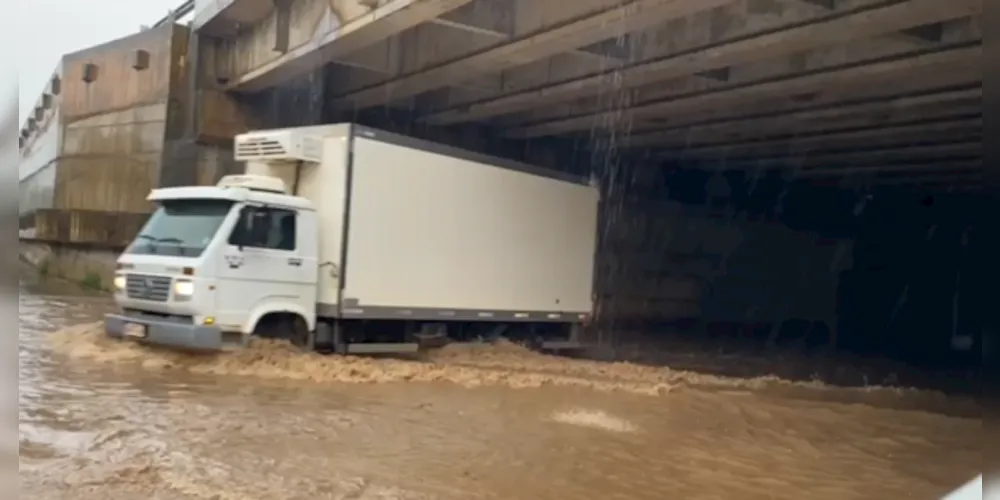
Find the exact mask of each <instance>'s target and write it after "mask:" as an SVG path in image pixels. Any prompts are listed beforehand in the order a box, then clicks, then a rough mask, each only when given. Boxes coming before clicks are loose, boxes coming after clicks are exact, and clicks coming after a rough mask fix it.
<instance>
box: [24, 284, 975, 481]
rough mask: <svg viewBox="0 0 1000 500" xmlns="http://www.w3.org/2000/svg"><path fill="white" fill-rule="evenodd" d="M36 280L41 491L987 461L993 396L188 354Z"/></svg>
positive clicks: (902, 471) (912, 473) (469, 363)
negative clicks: (988, 399) (986, 430)
mask: <svg viewBox="0 0 1000 500" xmlns="http://www.w3.org/2000/svg"><path fill="white" fill-rule="evenodd" d="M111 307H112V306H111V305H110V304H109V303H108V302H107V301H106V300H105V299H102V298H91V297H65V296H58V297H57V296H50V295H44V294H40V293H38V292H37V291H35V290H23V291H22V296H21V310H20V316H21V328H20V331H19V337H20V340H21V345H20V346H19V349H20V351H19V352H20V357H21V363H20V365H19V370H20V373H21V378H20V380H19V388H20V394H19V397H20V425H19V433H20V439H21V447H20V451H19V454H20V471H19V474H20V478H21V483H22V494H24V495H25V496H26V497H27V498H32V499H39V500H63V499H65V500H69V499H73V500H77V499H100V500H104V499H108V498H113V499H115V500H132V499H135V500H140V499H141V500H161V499H162V500H186V499H216V500H306V499H309V500H314V499H338V500H347V499H361V500H370V499H381V500H389V499H395V500H425V499H426V500H565V499H574V500H606V499H629V500H662V499H672V498H677V499H730V498H733V499H740V500H757V499H761V500H763V499H801V498H809V499H816V500H852V499H859V500H861V499H873V500H884V499H895V498H937V497H938V496H940V495H941V494H942V493H944V492H946V491H948V490H949V489H950V488H952V487H954V486H957V485H958V484H960V483H962V482H964V481H966V480H967V479H969V478H970V477H972V476H975V475H976V474H978V473H979V469H980V468H981V466H982V442H983V437H982V435H983V434H982V421H981V419H980V418H979V417H978V405H977V404H976V402H975V401H974V400H971V399H966V398H956V397H952V396H947V395H944V394H940V393H935V392H929V391H921V390H916V389H900V388H889V387H868V388H853V389H847V388H838V387H829V386H826V385H824V384H822V383H820V382H815V381H813V382H792V381H788V380H783V379H780V378H777V377H756V378H739V377H723V376H719V375H707V374H704V373H699V372H698V371H696V370H676V369H670V368H667V367H655V366H645V365H640V364H633V363H606V362H596V361H587V360H578V359H567V358H561V357H554V356H547V355H542V354H539V353H535V352H531V351H527V350H525V349H523V348H521V347H519V346H516V345H512V344H507V343H500V344H496V345H478V346H451V347H447V348H444V349H442V350H439V351H435V352H432V353H429V354H427V355H426V356H424V357H422V358H421V359H386V358H367V357H338V356H320V355H315V354H309V353H303V352H301V351H299V350H297V349H295V348H293V347H291V346H289V345H287V344H284V343H281V342H268V341H257V342H254V343H253V344H252V345H251V346H250V347H249V348H248V349H245V350H240V351H234V352H227V353H222V354H219V355H211V356H206V355H191V354H185V353H178V352H173V351H166V350H161V349H153V348H147V347H143V346H140V345H138V344H134V343H130V342H120V341H113V340H111V339H108V338H106V337H105V336H104V334H103V332H102V331H101V328H100V325H99V324H98V323H95V322H94V321H95V320H97V319H98V316H99V314H100V313H102V312H103V311H106V310H109V309H110V308H111Z"/></svg>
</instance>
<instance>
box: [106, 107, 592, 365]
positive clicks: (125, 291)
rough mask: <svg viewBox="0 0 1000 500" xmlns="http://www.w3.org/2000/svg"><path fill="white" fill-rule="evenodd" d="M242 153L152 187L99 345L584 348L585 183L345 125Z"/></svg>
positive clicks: (262, 139)
mask: <svg viewBox="0 0 1000 500" xmlns="http://www.w3.org/2000/svg"><path fill="white" fill-rule="evenodd" d="M234 148H235V154H236V159H237V160H240V161H243V162H245V174H243V175H235V176H226V177H224V178H222V179H221V180H220V181H219V183H218V184H217V185H216V186H191V187H170V188H162V189H156V190H153V191H152V192H151V194H150V195H149V198H148V199H149V200H150V201H152V202H155V203H156V204H157V205H159V206H158V208H157V209H156V211H155V212H154V213H153V214H152V215H151V216H150V218H149V221H148V222H147V223H146V225H145V226H144V228H143V229H142V230H141V231H140V233H139V234H138V236H137V237H136V239H135V241H134V242H133V243H132V244H131V245H130V246H129V247H128V249H127V250H126V251H125V252H124V253H123V254H122V255H121V256H120V258H119V259H118V270H117V274H116V276H115V281H114V286H115V299H116V302H117V304H118V305H119V306H120V307H121V312H120V313H118V314H111V315H108V316H107V317H106V321H105V326H106V331H107V333H108V335H110V336H112V337H117V338H127V339H133V340H138V341H141V342H144V343H149V344H155V345H163V346H171V347H175V348H183V349H195V350H217V349H222V348H224V347H226V346H229V345H241V344H245V342H246V341H247V339H248V338H249V337H250V336H252V335H258V336H265V337H281V338H287V339H289V340H291V341H292V342H293V343H296V344H298V345H302V346H304V347H307V348H315V349H317V350H326V351H334V352H339V353H372V352H399V351H413V350H415V349H417V348H418V347H419V346H420V345H421V342H423V341H429V339H442V338H445V337H448V338H450V339H451V340H458V341H460V340H463V339H467V340H473V339H476V340H479V339H488V338H495V337H496V336H500V335H502V336H504V337H508V338H513V339H517V340H524V341H529V342H532V343H534V344H535V345H537V346H538V347H542V348H572V347H575V346H577V345H578V341H579V332H580V327H581V325H583V324H585V323H586V322H587V321H588V320H589V318H590V315H591V312H592V309H593V278H594V258H595V252H596V244H597V213H598V203H599V191H598V189H597V188H596V187H595V186H594V185H593V184H592V183H591V182H590V181H589V179H583V178H577V177H574V176H571V175H568V174H564V173H559V172H553V171H547V170H543V169H539V168H535V167H531V166H528V165H523V164H519V163H515V162H511V161H506V160H501V159H498V158H493V157H489V156H485V155H480V154H475V153H471V152H468V151H464V150H460V149H456V148H451V147H446V146H441V145H438V144H433V143H428V142H426V141H421V140H417V139H413V138H410V137H405V136H401V135H398V134H393V133H388V132H383V131H379V130H374V129H371V128H367V127H363V126H359V125H354V124H338V125H324V126H316V127H302V128H292V129H282V130H268V131H259V132H252V133H247V134H243V135H240V136H238V137H237V138H236V140H235V146H234ZM539 344H540V345H539Z"/></svg>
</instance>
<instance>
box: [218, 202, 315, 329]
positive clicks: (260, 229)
mask: <svg viewBox="0 0 1000 500" xmlns="http://www.w3.org/2000/svg"><path fill="white" fill-rule="evenodd" d="M314 218H315V214H314V213H313V212H311V211H302V210H296V209H293V208H288V207H281V206H273V205H259V206H254V205H247V206H245V207H243V209H242V211H241V212H240V220H239V222H237V224H236V225H235V226H234V228H233V232H232V233H231V234H230V236H229V238H228V240H227V242H226V244H225V246H224V248H223V252H222V258H223V262H221V263H220V271H219V279H218V281H217V283H216V292H217V293H216V306H217V310H218V313H217V314H218V317H217V318H216V323H217V324H218V325H219V326H220V327H221V328H223V330H225V331H240V332H243V333H252V331H253V328H254V323H255V321H256V319H258V318H259V317H260V316H262V315H263V314H265V313H267V312H295V313H298V314H301V315H303V316H304V317H305V319H306V322H307V323H308V324H309V326H310V328H312V327H313V326H314V318H315V315H316V249H317V244H316V232H315V230H314V227H313V226H314V224H315V222H314Z"/></svg>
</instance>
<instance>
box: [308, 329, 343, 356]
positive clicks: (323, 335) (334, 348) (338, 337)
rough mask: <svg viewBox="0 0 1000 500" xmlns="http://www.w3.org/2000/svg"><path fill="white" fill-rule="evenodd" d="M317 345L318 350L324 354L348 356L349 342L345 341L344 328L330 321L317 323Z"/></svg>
mask: <svg viewBox="0 0 1000 500" xmlns="http://www.w3.org/2000/svg"><path fill="white" fill-rule="evenodd" d="M315 345H316V348H317V349H320V350H322V351H323V352H327V353H328V352H333V353H336V354H347V342H346V341H345V340H344V329H343V326H341V325H338V324H336V323H334V322H329V321H320V322H317V323H316V336H315Z"/></svg>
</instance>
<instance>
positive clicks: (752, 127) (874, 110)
mask: <svg viewBox="0 0 1000 500" xmlns="http://www.w3.org/2000/svg"><path fill="white" fill-rule="evenodd" d="M982 95H983V89H982V87H977V88H974V89H965V90H950V91H946V92H938V93H932V94H923V95H917V96H903V97H898V98H894V99H888V100H887V99H877V100H876V99H866V100H864V101H861V102H846V103H843V104H840V103H838V104H834V105H829V104H827V105H823V106H818V107H811V106H810V107H802V108H800V109H799V110H796V111H792V112H787V111H786V112H778V113H767V114H754V115H750V116H745V115H744V116H736V117H729V118H719V119H713V120H709V121H707V122H702V123H692V124H686V125H683V124H682V125H677V126H673V127H670V128H669V129H665V130H658V131H656V132H649V133H642V134H637V135H632V136H630V137H629V138H628V139H627V141H628V146H629V147H655V146H657V145H662V144H664V143H671V142H682V143H690V142H705V141H704V140H703V139H704V138H710V137H713V136H715V137H718V136H724V137H727V138H733V137H734V136H735V135H737V134H746V133H749V134H751V135H761V134H774V133H775V132H781V131H785V130H794V131H796V132H798V133H802V132H804V131H807V130H810V129H822V128H844V127H849V126H854V127H858V126H864V125H868V124H875V123H878V122H882V123H884V122H887V121H890V120H891V121H912V120H913V119H915V118H918V117H920V116H925V115H932V114H934V113H935V112H937V113H938V114H941V113H942V112H944V113H955V112H956V108H955V106H956V105H958V106H959V108H958V109H965V110H975V109H978V108H979V107H981V106H982Z"/></svg>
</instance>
